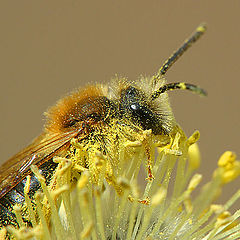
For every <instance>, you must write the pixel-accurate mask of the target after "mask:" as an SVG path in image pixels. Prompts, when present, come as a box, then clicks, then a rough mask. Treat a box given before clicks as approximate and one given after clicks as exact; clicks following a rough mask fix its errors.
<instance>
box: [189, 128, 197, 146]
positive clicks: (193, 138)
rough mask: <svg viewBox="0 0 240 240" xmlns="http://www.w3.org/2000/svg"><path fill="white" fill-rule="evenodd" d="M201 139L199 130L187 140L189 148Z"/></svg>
mask: <svg viewBox="0 0 240 240" xmlns="http://www.w3.org/2000/svg"><path fill="white" fill-rule="evenodd" d="M199 138H200V132H199V131H198V130H196V131H195V132H194V133H193V134H192V136H190V137H189V138H188V139H187V144H188V145H189V146H191V145H192V144H194V143H196V142H197V141H198V140H199Z"/></svg>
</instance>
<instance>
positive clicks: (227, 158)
mask: <svg viewBox="0 0 240 240" xmlns="http://www.w3.org/2000/svg"><path fill="white" fill-rule="evenodd" d="M236 157H237V156H236V154H235V153H233V152H231V151H226V152H225V153H223V154H222V156H221V157H220V158H219V160H218V166H219V167H226V166H227V165H228V164H231V163H233V162H234V161H235V160H236Z"/></svg>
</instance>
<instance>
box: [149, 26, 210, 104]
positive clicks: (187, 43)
mask: <svg viewBox="0 0 240 240" xmlns="http://www.w3.org/2000/svg"><path fill="white" fill-rule="evenodd" d="M206 29H207V28H206V25H205V24H204V23H202V24H200V25H199V26H198V27H197V29H196V30H195V32H194V33H193V34H192V36H191V37H190V38H188V39H187V40H186V41H185V42H184V43H183V45H182V46H181V47H180V48H179V49H178V50H176V51H175V52H174V53H173V54H172V55H171V56H170V57H169V58H168V59H167V60H166V61H165V63H164V64H163V65H162V66H161V67H160V69H159V70H158V73H157V74H156V75H155V76H154V77H153V85H156V83H157V80H160V79H161V77H162V76H163V75H164V74H166V72H167V71H168V69H169V68H170V67H171V66H172V65H173V64H174V63H175V62H176V61H177V60H178V59H179V58H180V57H181V56H182V55H183V53H184V52H186V51H187V49H188V48H189V47H191V46H192V44H193V43H194V42H196V41H197V40H198V39H199V38H200V37H201V36H202V35H203V34H204V32H205V31H206ZM175 89H186V90H190V91H192V92H195V93H197V94H200V95H203V96H206V95H207V93H206V91H205V90H203V89H202V88H200V87H198V86H196V85H193V84H189V83H183V82H178V83H169V84H165V85H163V86H162V87H160V88H159V89H158V90H156V91H155V92H153V93H152V96H151V99H152V100H154V99H156V98H158V97H159V96H160V94H162V93H164V92H166V91H171V90H175Z"/></svg>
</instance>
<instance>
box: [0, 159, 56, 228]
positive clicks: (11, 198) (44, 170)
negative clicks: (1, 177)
mask: <svg viewBox="0 0 240 240" xmlns="http://www.w3.org/2000/svg"><path fill="white" fill-rule="evenodd" d="M57 165H58V164H57V163H54V162H53V161H52V159H50V160H49V161H47V162H45V163H43V164H42V165H41V166H39V170H40V172H41V174H42V175H43V176H44V177H45V179H46V184H47V185H48V184H49V182H50V180H51V177H52V175H53V172H54V170H55V169H56V167H57ZM29 175H30V176H31V183H30V190H29V194H28V195H29V197H30V199H32V198H33V196H34V194H35V193H36V191H37V190H39V189H40V184H39V182H38V180H37V178H36V177H35V175H34V174H33V173H30V174H29ZM25 184H26V177H25V178H24V179H23V180H22V181H21V182H19V183H18V184H17V185H16V186H15V187H14V188H12V189H11V190H10V191H9V192H8V193H6V194H5V195H4V196H2V198H1V199H0V228H1V227H4V226H7V225H10V224H11V225H15V226H16V225H17V221H16V216H15V214H14V212H13V206H14V205H16V204H18V205H21V206H22V205H23V204H24V202H25V198H24V187H25ZM24 221H25V222H26V223H27V225H31V224H30V223H29V222H28V221H27V220H26V219H24Z"/></svg>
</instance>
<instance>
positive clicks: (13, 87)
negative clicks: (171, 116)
mask: <svg viewBox="0 0 240 240" xmlns="http://www.w3.org/2000/svg"><path fill="white" fill-rule="evenodd" d="M201 22H207V24H208V31H207V33H206V34H205V35H204V36H203V37H202V38H201V40H200V41H199V42H198V43H197V44H195V45H194V46H193V47H192V48H191V49H190V50H189V51H188V52H187V53H186V54H184V56H183V57H182V58H181V59H180V60H179V61H178V62H177V63H176V64H175V65H174V66H173V67H172V68H171V70H170V71H169V72H168V74H167V79H168V82H176V81H186V82H190V83H194V84H198V85H200V86H201V87H203V88H205V89H206V90H207V91H208V93H209V96H208V97H207V98H200V97H198V96H196V95H193V94H191V93H189V92H184V91H175V92H172V93H170V97H171V103H172V107H173V111H174V113H175V116H176V119H177V121H178V122H179V123H180V125H181V126H182V127H183V129H185V131H186V132H187V134H188V135H189V134H191V133H192V132H193V131H194V130H195V129H199V130H200V132H201V140H200V143H199V144H200V148H201V153H202V158H203V159H202V167H201V169H200V171H201V172H202V173H203V174H204V176H205V179H206V180H207V179H209V178H210V177H211V172H212V171H213V169H214V168H215V167H216V162H217V159H218V157H219V156H220V154H221V153H223V152H224V151H225V150H233V151H235V152H236V153H238V155H239V156H240V148H239V145H240V143H239V137H240V121H239V120H240V109H239V90H240V79H239V76H240V63H239V55H240V27H239V23H240V1H234V0H232V1H221V0H212V1H209V0H202V1H193V0H192V1H190V0H181V1H180V0H179V1H166V0H165V1H164V0H149V1H140V0H133V1H129V0H128V1H126V0H121V1H116V0H101V1H83V0H81V1H79V0H52V1H46V0H41V1H40V0H35V1H32V0H21V1H17V0H15V1H3V0H2V1H0V33H1V35H0V69H1V70H0V81H1V88H0V89H1V94H0V110H1V118H0V134H1V138H0V152H1V158H0V160H1V161H5V160H7V159H8V158H9V157H11V156H12V155H13V154H15V153H16V152H18V151H19V150H21V148H23V147H25V146H26V145H27V144H28V143H29V142H30V141H31V140H32V139H33V138H34V137H36V136H37V135H38V134H39V133H40V132H41V130H42V127H43V124H44V117H43V112H44V111H45V110H46V109H47V108H48V107H49V106H51V105H53V104H54V103H55V102H56V100H58V99H59V98H60V97H62V96H64V95H66V94H67V93H68V92H70V91H71V90H73V89H76V88H77V87H79V86H84V85H85V84H86V83H94V82H107V81H108V80H109V79H110V78H111V77H113V76H114V75H115V74H116V73H117V74H119V75H122V76H127V77H129V78H130V79H136V78H137V77H138V76H139V75H140V74H143V75H151V74H152V73H154V72H155V71H157V69H158V67H159V66H160V65H161V64H162V63H163V61H164V60H165V59H166V58H168V57H169V56H170V54H171V53H172V52H173V51H174V50H175V49H176V48H177V47H179V46H180V44H181V43H182V42H183V41H184V40H185V38H186V37H188V36H189V35H190V34H191V33H192V31H193V30H194V29H195V28H196V27H197V25H198V24H199V23H201ZM235 185H236V186H237V185H238V186H239V180H237V181H235ZM235 189H236V187H235ZM231 190H232V189H231ZM232 191H233V190H232ZM224 195H227V193H226V194H224ZM226 199H227V198H226Z"/></svg>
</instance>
